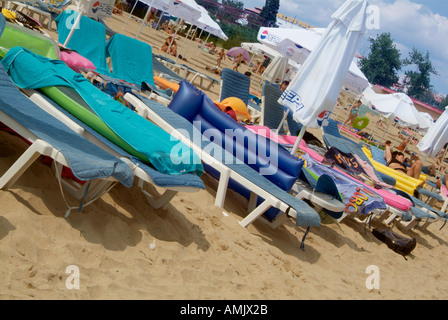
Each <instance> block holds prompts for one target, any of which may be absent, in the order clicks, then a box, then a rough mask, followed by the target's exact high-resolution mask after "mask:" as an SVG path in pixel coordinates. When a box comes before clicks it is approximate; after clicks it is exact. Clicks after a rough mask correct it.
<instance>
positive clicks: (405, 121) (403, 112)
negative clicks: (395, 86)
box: [361, 92, 430, 129]
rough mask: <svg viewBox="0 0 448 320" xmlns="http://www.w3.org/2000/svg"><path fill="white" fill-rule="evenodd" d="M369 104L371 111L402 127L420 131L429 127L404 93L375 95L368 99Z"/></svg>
mask: <svg viewBox="0 0 448 320" xmlns="http://www.w3.org/2000/svg"><path fill="white" fill-rule="evenodd" d="M364 100H366V98H364ZM361 101H363V98H361ZM369 103H370V104H371V105H372V109H374V110H375V111H377V112H379V113H380V114H381V115H382V116H384V117H385V118H393V119H394V120H395V121H397V122H398V123H400V124H401V125H403V126H407V127H416V126H418V127H420V128H422V129H425V128H428V127H429V126H430V123H429V121H428V119H427V118H426V117H423V116H422V115H420V112H418V110H417V108H415V106H414V102H412V100H411V98H409V96H408V95H406V94H405V93H402V92H396V93H392V94H376V95H374V96H372V97H371V98H370V101H369Z"/></svg>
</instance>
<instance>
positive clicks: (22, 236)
mask: <svg viewBox="0 0 448 320" xmlns="http://www.w3.org/2000/svg"><path fill="white" fill-rule="evenodd" d="M124 20H125V16H117V15H113V16H112V17H111V18H109V20H108V21H107V24H108V25H109V27H110V28H112V29H113V30H115V31H117V32H121V33H124V34H126V35H135V34H136V33H137V31H138V29H139V27H140V25H139V24H138V23H137V22H136V21H134V20H133V19H131V20H130V21H129V24H128V26H127V27H126V29H125V30H122V26H123V21H124ZM53 25H54V27H55V24H54V23H53ZM49 33H50V35H51V36H52V37H54V38H55V39H57V34H56V33H55V32H54V31H49ZM165 37H166V34H164V33H163V32H161V31H155V30H153V29H149V28H148V27H144V28H143V30H142V34H141V36H140V40H142V41H146V42H148V43H149V44H151V46H152V47H153V52H154V53H156V54H158V53H161V51H160V45H161V44H162V41H163V40H164V38H165ZM182 41H183V38H181V39H180V40H179V43H182ZM196 48H197V44H196V46H195V49H196ZM197 52H198V53H197V54H196V55H194V56H193V58H191V59H188V61H187V62H185V63H187V64H189V65H191V66H192V67H194V68H195V69H197V70H200V71H202V72H204V73H207V74H209V75H210V76H212V77H214V78H215V79H218V80H219V75H216V74H213V73H211V72H209V71H208V70H206V68H205V67H206V66H213V65H216V59H217V55H211V54H209V53H205V52H202V51H197ZM187 57H188V56H187ZM222 66H223V67H230V68H232V66H233V65H232V62H231V61H229V60H224V61H223V63H222ZM240 71H245V69H244V66H243V68H242V69H241V70H240ZM260 79H261V78H260V77H259V76H256V77H254V78H253V79H252V88H253V89H254V90H257V89H259V87H257V86H258V83H259V81H260ZM260 91H261V90H260ZM206 93H207V94H208V95H209V96H210V98H212V99H214V100H216V99H218V97H219V85H215V86H213V87H212V89H211V90H210V91H206ZM335 114H336V115H337V116H338V117H339V119H342V120H343V119H344V112H343V109H341V111H340V112H335ZM372 122H374V121H372ZM311 132H312V133H313V134H315V135H316V136H319V137H321V135H320V131H319V130H311ZM390 134H391V136H392V137H393V136H394V133H393V132H390ZM0 145H1V147H0V174H3V173H4V172H5V171H6V170H7V169H8V168H9V166H11V164H12V163H14V161H15V160H16V159H17V158H18V157H19V156H20V155H21V154H22V153H23V151H24V150H25V149H26V147H27V145H26V144H25V143H24V142H23V141H22V140H21V139H19V138H18V137H16V136H12V135H10V134H8V133H6V132H3V131H0ZM411 149H413V150H414V151H417V149H416V147H415V146H411ZM202 178H203V181H204V182H205V184H206V190H202V191H199V192H196V193H179V194H178V195H176V196H175V197H174V199H173V200H172V201H171V203H170V204H169V205H168V206H167V207H166V208H165V209H161V210H154V209H152V207H151V206H150V205H149V204H148V202H147V201H146V200H145V198H144V196H143V194H142V193H141V192H140V190H139V188H137V187H136V186H133V187H131V188H126V187H124V186H122V185H117V186H116V187H114V188H113V189H112V190H111V191H110V192H109V193H108V194H106V195H104V196H103V197H101V198H100V199H98V200H97V201H96V202H94V203H93V204H91V205H89V206H87V207H86V208H84V209H83V210H82V212H76V211H74V212H72V213H71V214H70V216H69V217H68V218H64V213H65V210H66V209H65V208H66V207H65V203H64V201H63V199H62V197H61V193H60V189H59V186H58V182H57V180H56V178H55V177H54V175H53V173H52V171H51V170H50V168H49V167H48V166H46V165H45V164H43V163H42V162H41V161H36V162H35V163H34V164H33V165H32V166H31V167H30V168H29V169H28V170H27V171H26V172H25V173H24V174H23V176H22V177H21V178H20V179H19V180H18V181H17V182H16V183H15V184H14V186H13V187H12V188H11V189H9V190H1V191H0V204H1V205H0V299H2V300H11V299H13V300H24V299H58V300H59V299H60V300H64V299H145V300H146V299H151V300H157V299H160V300H161V299H164V300H165V299H166V300H172V299H182V300H183V299H187V300H189V299H191V300H209V299H216V300H222V299H224V300H227V299H236V300H247V299H250V300H302V299H305V300H308V299H356V300H361V299H362V300H364V299H372V300H376V299H378V300H383V299H424V300H439V299H440V300H444V299H447V298H448V282H447V280H446V275H445V272H444V268H445V267H446V265H447V263H448V252H447V250H446V248H447V245H448V236H447V227H445V228H443V229H441V230H440V227H441V226H442V223H441V222H436V223H433V224H431V225H430V226H429V227H428V229H427V230H423V231H422V230H419V229H416V230H404V229H402V228H400V227H399V226H397V227H395V228H394V229H393V230H394V231H396V232H397V233H400V234H402V235H405V236H407V237H414V238H416V239H417V247H416V248H415V249H414V251H413V252H412V253H411V254H410V255H409V256H407V260H406V259H404V258H403V257H402V256H401V255H399V254H397V253H395V252H393V251H392V250H390V249H389V248H388V247H387V246H386V245H385V244H384V243H382V242H380V241H379V240H377V239H376V238H375V237H374V236H373V235H372V233H371V232H370V231H369V229H368V228H365V226H364V225H361V224H359V223H358V222H356V221H354V220H352V219H345V220H344V221H343V222H342V223H340V224H329V225H321V226H319V227H312V228H311V230H310V233H309V234H308V236H307V239H306V242H305V250H304V251H303V250H301V249H300V243H301V240H302V237H303V235H304V233H305V228H297V227H296V226H295V224H294V221H292V220H291V221H288V222H287V223H285V224H283V225H281V226H280V227H279V228H277V229H271V228H270V227H269V226H267V225H265V224H263V223H262V222H260V221H256V222H255V223H254V224H252V225H250V226H249V227H248V228H242V227H241V226H240V225H239V224H238V221H239V220H241V219H242V218H243V217H244V216H245V214H246V212H245V207H246V204H247V201H246V200H245V199H243V198H242V197H241V196H240V195H238V194H236V193H235V192H233V191H229V192H228V194H227V201H226V205H225V207H224V209H220V208H218V207H216V206H215V205H214V199H215V194H216V185H217V183H216V181H215V180H214V179H213V178H211V177H209V176H208V175H207V174H204V176H203V177H202ZM155 191H157V190H155ZM67 199H68V201H74V200H73V199H71V198H70V197H69V196H67ZM378 226H379V224H377V223H375V222H374V223H373V226H372V228H375V227H378ZM72 266H74V267H75V269H76V270H78V271H79V288H72V287H71V286H70V284H71V282H70V279H71V276H72V275H73V272H72V271H71V270H73V269H72V268H73V267H72ZM371 266H376V267H377V270H378V271H379V274H378V276H379V280H380V283H379V289H376V288H370V287H369V286H368V285H366V281H368V278H369V276H370V275H371V273H370V271H368V270H370V269H369V267H371ZM366 270H367V272H366Z"/></svg>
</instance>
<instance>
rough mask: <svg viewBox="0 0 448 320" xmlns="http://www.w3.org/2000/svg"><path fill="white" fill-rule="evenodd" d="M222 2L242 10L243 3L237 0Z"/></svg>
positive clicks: (223, 0) (224, 0)
mask: <svg viewBox="0 0 448 320" xmlns="http://www.w3.org/2000/svg"><path fill="white" fill-rule="evenodd" d="M222 4H225V5H227V6H231V7H234V8H238V9H241V10H244V3H242V2H241V1H238V0H222Z"/></svg>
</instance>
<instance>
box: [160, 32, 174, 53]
mask: <svg viewBox="0 0 448 320" xmlns="http://www.w3.org/2000/svg"><path fill="white" fill-rule="evenodd" d="M171 39H172V36H169V37H168V38H166V39H165V42H164V43H163V44H162V48H160V50H162V51H163V52H166V51H167V50H168V48H170V54H171V55H172V56H175V57H177V42H176V39H174V40H173V43H172V44H171V47H170V43H171Z"/></svg>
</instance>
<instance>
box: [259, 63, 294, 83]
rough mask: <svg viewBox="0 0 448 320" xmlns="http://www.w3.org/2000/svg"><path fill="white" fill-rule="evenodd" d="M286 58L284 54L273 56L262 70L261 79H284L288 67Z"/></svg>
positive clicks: (270, 80) (273, 80)
mask: <svg viewBox="0 0 448 320" xmlns="http://www.w3.org/2000/svg"><path fill="white" fill-rule="evenodd" d="M288 60H289V59H288V58H287V57H285V56H277V57H275V58H274V60H272V61H271V63H270V64H269V66H268V67H267V68H266V70H265V71H264V72H263V74H262V77H263V79H266V80H267V81H269V82H271V83H277V84H280V83H282V82H283V80H285V76H286V70H287V69H288Z"/></svg>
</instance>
